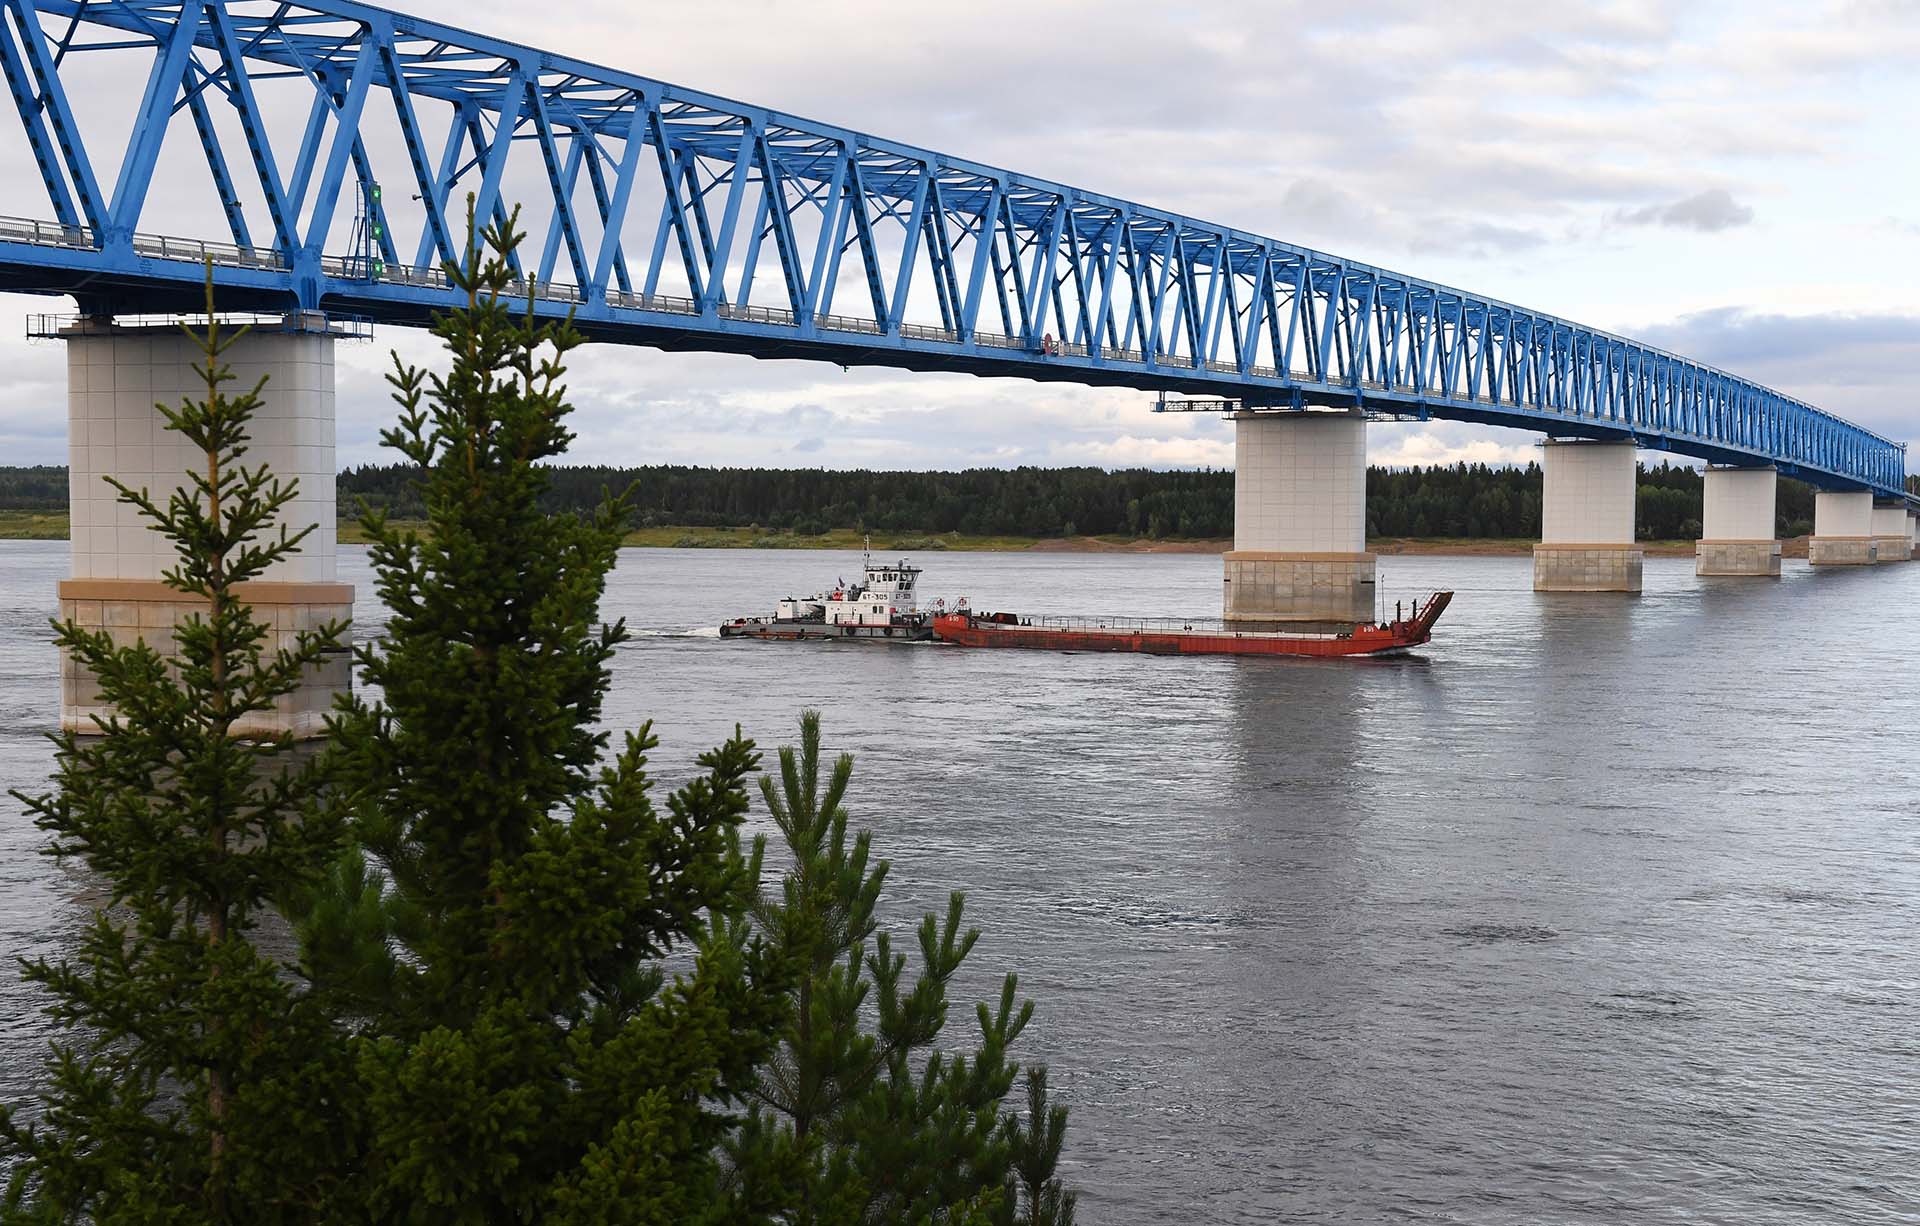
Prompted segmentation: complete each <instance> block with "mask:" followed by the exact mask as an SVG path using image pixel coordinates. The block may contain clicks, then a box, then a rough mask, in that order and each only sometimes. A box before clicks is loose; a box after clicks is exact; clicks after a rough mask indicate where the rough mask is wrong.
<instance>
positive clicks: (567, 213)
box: [526, 68, 589, 287]
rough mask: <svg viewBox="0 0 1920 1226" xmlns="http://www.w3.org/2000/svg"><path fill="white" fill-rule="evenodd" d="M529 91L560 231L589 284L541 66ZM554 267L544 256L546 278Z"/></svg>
mask: <svg viewBox="0 0 1920 1226" xmlns="http://www.w3.org/2000/svg"><path fill="white" fill-rule="evenodd" d="M526 91H527V101H528V102H529V103H531V104H532V105H531V110H532V113H533V130H534V134H535V135H536V137H538V139H539V142H540V160H541V161H542V162H543V163H544V164H545V166H546V168H547V186H548V187H550V188H551V189H552V190H553V208H554V215H555V216H556V217H558V218H559V219H560V231H561V233H562V234H563V235H565V237H566V240H567V259H568V260H569V261H571V262H572V264H573V283H574V284H575V285H578V286H581V287H585V285H586V284H587V280H588V276H589V274H588V272H587V253H586V248H584V247H582V246H581V245H580V231H579V229H578V228H577V227H575V225H574V222H573V199H572V195H573V181H572V179H567V180H566V181H565V182H564V183H563V182H562V176H561V173H560V149H559V147H558V146H557V145H556V144H555V143H554V139H553V125H552V123H551V122H550V120H549V117H548V114H547V99H546V95H545V94H543V93H542V92H541V88H540V73H539V70H538V69H537V68H536V69H535V70H534V71H533V72H530V73H528V74H527V84H526ZM573 165H574V172H575V173H576V174H577V173H578V172H579V169H580V166H579V163H578V162H577V161H576V162H575V163H574V164H573ZM547 230H548V233H549V234H551V233H552V231H553V227H552V226H548V227H547ZM552 271H553V270H552V267H551V263H550V261H547V260H544V259H543V260H542V261H541V270H540V279H541V280H542V281H544V280H546V279H547V278H548V277H549V276H551V275H552Z"/></svg>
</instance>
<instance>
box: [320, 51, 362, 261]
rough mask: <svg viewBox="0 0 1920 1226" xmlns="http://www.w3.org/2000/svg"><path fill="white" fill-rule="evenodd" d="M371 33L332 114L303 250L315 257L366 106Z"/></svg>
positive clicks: (323, 241)
mask: <svg viewBox="0 0 1920 1226" xmlns="http://www.w3.org/2000/svg"><path fill="white" fill-rule="evenodd" d="M373 63H374V56H373V37H372V31H370V30H369V31H363V33H362V35H361V38H360V50H359V51H358V52H357V53H356V54H355V56H354V60H353V75H352V76H351V77H350V78H348V80H347V90H346V96H345V100H344V102H343V103H342V105H341V106H340V108H339V109H338V110H337V111H336V112H335V113H334V130H333V147H332V148H331V149H329V150H328V151H327V165H326V169H325V170H324V171H322V173H321V176H320V181H319V184H318V186H317V187H316V189H315V193H314V197H313V214H312V216H311V217H309V218H308V220H307V241H306V249H307V250H308V251H309V252H311V253H312V254H313V255H314V256H316V257H317V256H318V255H319V254H320V253H321V249H322V248H323V247H324V246H325V245H326V241H327V231H328V230H329V229H330V228H332V225H333V209H334V205H335V204H336V203H337V202H338V201H339V199H340V185H341V183H342V182H343V181H344V180H345V179H346V175H347V161H348V158H349V157H350V156H351V155H352V153H353V142H354V139H355V138H356V137H357V136H358V135H359V132H360V111H361V109H362V108H363V107H364V106H365V105H366V101H367V84H368V82H369V80H370V79H371V78H372V76H373Z"/></svg>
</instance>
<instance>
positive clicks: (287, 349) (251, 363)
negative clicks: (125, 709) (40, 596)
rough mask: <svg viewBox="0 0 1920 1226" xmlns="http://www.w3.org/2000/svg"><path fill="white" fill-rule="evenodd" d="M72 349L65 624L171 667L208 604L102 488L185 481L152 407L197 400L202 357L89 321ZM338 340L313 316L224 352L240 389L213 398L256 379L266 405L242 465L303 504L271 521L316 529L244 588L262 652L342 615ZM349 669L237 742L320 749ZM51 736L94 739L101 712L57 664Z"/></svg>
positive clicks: (71, 335) (66, 666)
mask: <svg viewBox="0 0 1920 1226" xmlns="http://www.w3.org/2000/svg"><path fill="white" fill-rule="evenodd" d="M59 336H60V338H61V339H62V340H64V341H65V342H66V345H67V438H68V445H67V452H68V463H69V478H68V479H69V481H70V485H69V490H68V505H69V508H70V512H71V514H70V524H71V528H70V532H69V538H70V541H71V548H72V570H71V575H72V577H71V578H69V579H66V580H64V581H62V582H61V583H60V585H59V599H60V613H61V616H62V617H63V618H71V619H73V620H74V621H76V622H78V623H79V624H80V625H81V626H82V627H83V628H86V629H89V630H100V629H105V630H107V631H109V632H110V633H111V634H112V635H113V638H114V640H115V642H117V643H119V644H121V645H131V644H132V643H133V642H134V641H135V640H137V639H145V640H146V642H147V643H148V644H150V645H152V646H154V647H156V648H158V649H159V650H160V651H161V652H162V654H169V655H170V654H173V626H174V625H175V623H176V622H178V621H180V620H181V619H183V618H184V617H186V616H187V615H188V614H189V613H191V612H194V611H196V610H201V611H204V609H205V608H206V605H205V602H203V601H201V600H198V599H196V598H193V597H189V596H186V595H184V594H182V593H180V592H177V591H175V590H174V589H172V588H170V587H168V586H166V585H165V584H164V583H162V582H161V575H162V573H163V572H165V571H166V570H167V569H168V568H170V567H171V566H172V565H174V562H175V556H174V553H173V547H172V545H171V543H170V542H169V541H167V540H166V538H164V537H162V536H161V535H160V534H159V533H157V532H155V531H153V530H152V529H151V528H150V527H149V526H148V525H147V522H146V521H145V520H143V519H142V518H141V517H140V516H139V513H138V512H136V511H135V510H134V509H133V508H132V507H130V506H128V505H126V504H125V503H122V502H120V501H118V495H117V493H116V492H115V490H114V489H113V487H112V486H110V485H108V484H107V483H106V482H105V481H104V480H103V478H105V477H108V476H112V477H116V478H118V479H119V480H120V481H123V482H125V483H126V484H127V485H129V486H131V487H133V488H134V489H141V488H143V487H144V488H145V489H146V490H148V491H149V492H150V493H151V494H152V495H153V496H154V497H155V499H156V501H159V502H162V503H164V502H165V500H166V496H167V494H168V492H170V491H172V490H175V489H179V488H182V487H183V486H185V485H186V484H187V479H186V472H187V470H188V469H189V468H192V469H201V468H203V467H204V465H205V459H204V455H203V453H201V452H199V451H198V450H196V449H195V448H194V447H193V445H192V444H191V443H188V442H187V441H186V440H185V439H183V438H181V437H180V436H179V435H177V434H175V433H173V432H172V431H170V430H168V429H167V428H166V421H165V419H164V418H162V417H161V415H160V413H159V412H158V411H157V410H156V409H155V407H154V405H155V402H156V401H160V402H165V403H166V404H168V405H169V406H173V405H177V404H179V403H180V401H181V400H182V399H183V398H186V397H191V398H195V399H198V398H201V397H204V396H205V394H206V385H205V382H204V381H203V380H202V379H201V377H200V376H199V375H197V374H196V373H195V372H194V369H193V367H194V364H195V363H197V362H200V361H202V358H201V354H200V351H199V349H198V348H197V347H196V346H195V345H194V344H193V342H191V341H189V340H188V339H187V338H186V337H184V336H183V335H181V333H180V329H179V328H178V327H175V326H172V325H164V326H149V327H138V326H124V325H120V324H116V323H114V322H113V321H111V320H108V319H87V320H82V321H81V322H80V323H77V324H75V325H72V326H70V327H67V328H65V329H63V330H62V331H61V332H60V333H59ZM333 347H334V336H333V334H332V333H331V332H329V331H328V329H327V325H326V321H325V320H324V319H323V318H322V317H320V316H317V315H304V316H303V315H292V316H288V317H287V319H286V320H285V321H284V323H282V324H281V325H279V326H277V327H276V326H272V325H267V326H259V325H256V326H255V328H254V330H253V331H251V332H249V333H248V335H246V336H245V337H243V338H242V339H241V340H240V341H239V342H238V343H237V344H236V345H234V347H233V348H232V349H230V350H228V352H227V355H226V356H227V361H228V364H229V365H230V366H231V367H232V368H233V372H234V375H235V378H234V380H233V381H232V382H229V383H227V384H225V385H224V390H226V391H227V392H228V393H229V394H235V393H238V392H240V391H243V390H245V389H249V388H251V387H252V386H253V385H254V383H255V381H256V380H258V379H259V378H260V376H261V375H266V376H267V384H266V386H265V388H263V389H262V391H261V397H262V399H263V401H264V402H265V403H264V404H263V405H262V407H261V408H260V409H259V410H258V411H256V413H255V415H254V418H253V423H252V426H251V428H250V436H251V441H250V442H249V444H248V448H247V454H246V456H245V458H244V459H243V461H242V462H243V463H245V464H246V465H248V466H249V467H251V466H253V465H256V464H262V463H264V464H266V465H268V466H269V467H271V468H272V470H273V472H274V473H275V475H276V476H278V477H280V478H281V479H283V480H290V479H295V478H297V479H298V480H299V483H300V485H299V494H298V496H297V497H296V498H295V499H294V500H293V501H292V502H290V503H289V504H288V505H287V506H286V507H285V508H284V509H283V510H282V512H281V516H282V519H281V522H282V523H284V524H286V525H287V527H288V528H289V529H290V530H294V531H297V530H298V529H300V528H302V527H305V526H306V525H308V524H313V525H316V530H315V531H314V532H313V533H312V534H310V535H309V536H308V537H307V539H306V541H305V542H304V543H303V544H302V546H301V551H300V552H299V553H297V554H295V555H294V556H293V557H291V558H289V559H288V560H286V561H284V562H282V563H279V564H278V565H276V566H275V567H274V568H273V569H272V570H271V571H269V572H268V573H267V574H266V575H264V576H263V577H262V578H261V579H259V580H257V581H255V582H254V583H252V584H249V585H247V586H246V587H245V588H243V589H242V590H243V593H244V595H245V596H246V598H247V599H248V601H249V602H250V603H251V604H252V605H253V606H254V609H255V616H256V617H258V618H259V619H260V620H261V621H262V622H265V623H266V624H267V625H269V626H271V627H272V633H271V634H270V635H269V638H268V641H267V643H266V644H265V647H266V649H267V650H268V651H272V650H274V649H275V648H277V647H281V646H290V645H291V643H292V640H293V637H294V635H295V633H296V632H298V631H300V630H303V629H311V628H313V627H315V626H317V625H320V624H322V623H324V622H326V621H329V620H332V619H334V618H344V617H348V616H350V615H351V614H352V611H353V588H352V586H351V585H350V584H345V583H340V582H338V581H337V579H336V576H335V569H334V553H335V544H336V540H335V537H336V528H335V523H336V521H335V516H334V484H333V483H334V465H333V449H334V433H333V432H334V388H333ZM351 676H352V671H351V662H350V658H349V657H348V656H347V655H346V654H344V653H342V654H341V655H339V656H336V657H333V658H332V659H330V660H329V661H328V662H327V663H326V664H325V665H323V666H322V667H321V668H319V669H317V670H316V671H315V672H314V674H313V675H312V676H310V677H309V679H308V683H307V684H306V685H304V686H303V687H302V688H301V689H300V690H298V691H297V692H295V693H293V694H290V695H287V696H286V697H284V698H282V699H281V700H280V702H279V705H278V707H277V708H276V709H275V710H274V711H273V712H271V713H263V714H262V715H260V716H258V717H256V718H255V719H253V720H251V721H248V722H247V723H246V724H245V725H244V726H240V727H236V729H235V731H236V732H239V733H242V734H261V733H273V732H291V733H293V734H294V735H295V736H297V737H312V736H318V735H320V734H321V732H322V731H323V730H324V722H323V721H324V716H325V713H326V712H327V710H328V709H329V708H330V707H331V706H332V704H333V698H334V695H335V694H337V693H339V692H341V691H343V690H345V689H346V688H347V687H348V686H349V685H350V684H351ZM60 681H61V695H60V724H61V727H63V728H66V729H70V730H73V731H77V732H89V731H92V730H93V729H94V727H95V725H94V723H93V717H94V716H96V715H98V716H101V717H103V718H104V717H105V716H106V715H107V713H108V709H107V708H106V707H105V706H104V705H103V704H102V703H101V701H100V697H99V695H98V693H97V692H96V691H95V688H94V684H93V679H92V676H91V674H89V673H87V672H86V671H85V670H84V669H82V668H81V667H80V666H79V665H78V664H76V663H75V662H74V661H73V660H71V659H69V658H67V657H66V655H65V653H62V658H61V661H60Z"/></svg>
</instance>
